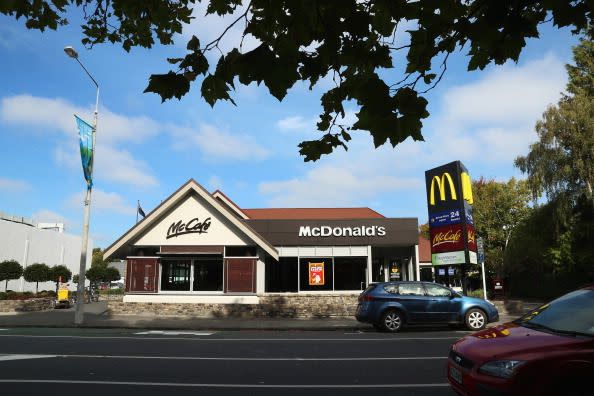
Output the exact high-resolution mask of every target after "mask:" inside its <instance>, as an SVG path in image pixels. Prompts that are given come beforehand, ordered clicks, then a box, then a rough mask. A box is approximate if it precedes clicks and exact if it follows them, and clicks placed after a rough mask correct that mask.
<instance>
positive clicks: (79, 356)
mask: <svg viewBox="0 0 594 396" xmlns="http://www.w3.org/2000/svg"><path fill="white" fill-rule="evenodd" d="M8 356H13V357H14V358H12V359H6V360H18V357H19V356H25V357H23V359H35V358H44V357H47V358H74V359H139V360H142V359H153V360H220V361H299V362H303V361H322V362H324V361H349V360H356V361H376V360H443V359H447V356H410V357H337V358H302V357H289V358H282V357H281V358H243V357H200V356H139V355H136V356H135V355H78V354H77V355H8ZM0 360H1V359H0Z"/></svg>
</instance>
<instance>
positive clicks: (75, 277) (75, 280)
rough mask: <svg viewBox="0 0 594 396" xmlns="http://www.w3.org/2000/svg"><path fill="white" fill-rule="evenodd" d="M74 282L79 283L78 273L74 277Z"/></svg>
mask: <svg viewBox="0 0 594 396" xmlns="http://www.w3.org/2000/svg"><path fill="white" fill-rule="evenodd" d="M72 283H74V284H76V285H78V274H76V275H74V276H73V277H72Z"/></svg>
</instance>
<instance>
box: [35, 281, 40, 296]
mask: <svg viewBox="0 0 594 396" xmlns="http://www.w3.org/2000/svg"><path fill="white" fill-rule="evenodd" d="M37 293H39V282H35V294H37Z"/></svg>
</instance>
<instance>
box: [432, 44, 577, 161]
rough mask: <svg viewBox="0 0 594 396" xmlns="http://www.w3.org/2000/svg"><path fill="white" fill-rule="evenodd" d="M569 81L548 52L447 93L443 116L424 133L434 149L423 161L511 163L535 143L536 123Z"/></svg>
mask: <svg viewBox="0 0 594 396" xmlns="http://www.w3.org/2000/svg"><path fill="white" fill-rule="evenodd" d="M566 81H567V77H566V74H565V68H564V65H563V63H562V62H561V61H560V60H559V59H557V58H556V57H555V56H553V55H551V54H545V55H544V56H543V57H542V58H541V59H536V60H532V61H529V62H526V63H525V64H523V65H520V66H516V65H514V64H512V63H507V64H505V65H503V66H501V67H498V68H494V69H493V70H492V71H490V72H487V73H485V74H484V76H483V77H482V78H481V79H480V80H478V81H476V82H472V83H468V84H464V85H460V86H456V87H453V88H451V89H449V90H448V91H447V92H445V93H444V95H443V97H442V101H441V109H440V111H439V113H438V114H437V116H436V117H435V118H433V119H431V120H429V121H428V122H427V124H428V127H426V128H425V133H424V135H425V137H426V140H427V142H428V143H429V147H430V148H431V149H430V150H429V151H427V152H426V153H425V154H426V156H425V157H426V158H427V159H428V160H429V159H432V160H441V159H443V160H447V161H449V160H451V158H456V159H460V160H467V161H472V160H481V161H488V162H491V163H500V164H508V165H509V164H511V162H512V161H513V159H514V158H515V157H517V156H518V155H523V154H526V153H527V151H528V146H529V144H530V143H531V142H533V141H535V140H536V138H537V137H536V133H535V132H534V125H535V123H536V121H537V120H538V119H540V118H541V115H542V113H543V112H544V111H545V109H546V107H547V106H548V105H549V104H551V103H555V102H557V101H558V99H559V97H560V92H561V91H562V90H563V88H564V86H565V84H566Z"/></svg>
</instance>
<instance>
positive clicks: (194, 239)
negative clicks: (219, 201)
mask: <svg viewBox="0 0 594 396" xmlns="http://www.w3.org/2000/svg"><path fill="white" fill-rule="evenodd" d="M209 217H210V219H211V222H210V227H209V228H208V230H207V231H206V232H205V233H202V234H198V233H192V234H185V235H179V236H176V237H172V238H167V230H168V229H169V227H170V226H171V225H172V224H174V223H177V222H178V221H180V220H181V221H182V222H183V223H187V222H189V221H190V220H191V219H193V218H198V219H199V221H200V222H203V221H204V220H205V219H207V218H209ZM249 244H253V242H251V241H250V239H249V238H248V237H247V236H245V235H244V234H243V232H241V231H239V230H238V229H237V227H235V226H234V225H233V224H232V223H231V222H230V221H229V220H227V219H226V218H225V217H224V216H223V215H222V214H221V213H220V212H219V211H218V210H216V209H214V208H212V207H210V205H208V204H207V203H206V202H205V201H204V200H203V199H202V198H201V197H199V196H198V195H196V194H192V195H190V196H188V197H187V198H186V200H185V201H184V202H182V203H180V204H179V205H177V206H176V207H175V209H173V210H172V211H171V212H169V213H168V214H167V215H165V216H164V217H163V218H162V219H161V220H159V222H158V223H156V224H155V225H154V226H152V228H150V229H149V230H148V231H146V232H145V233H144V234H143V235H142V236H140V237H139V238H138V239H137V240H136V242H135V243H134V245H136V246H165V245H210V246H223V245H227V246H229V245H240V246H245V245H249Z"/></svg>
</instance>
